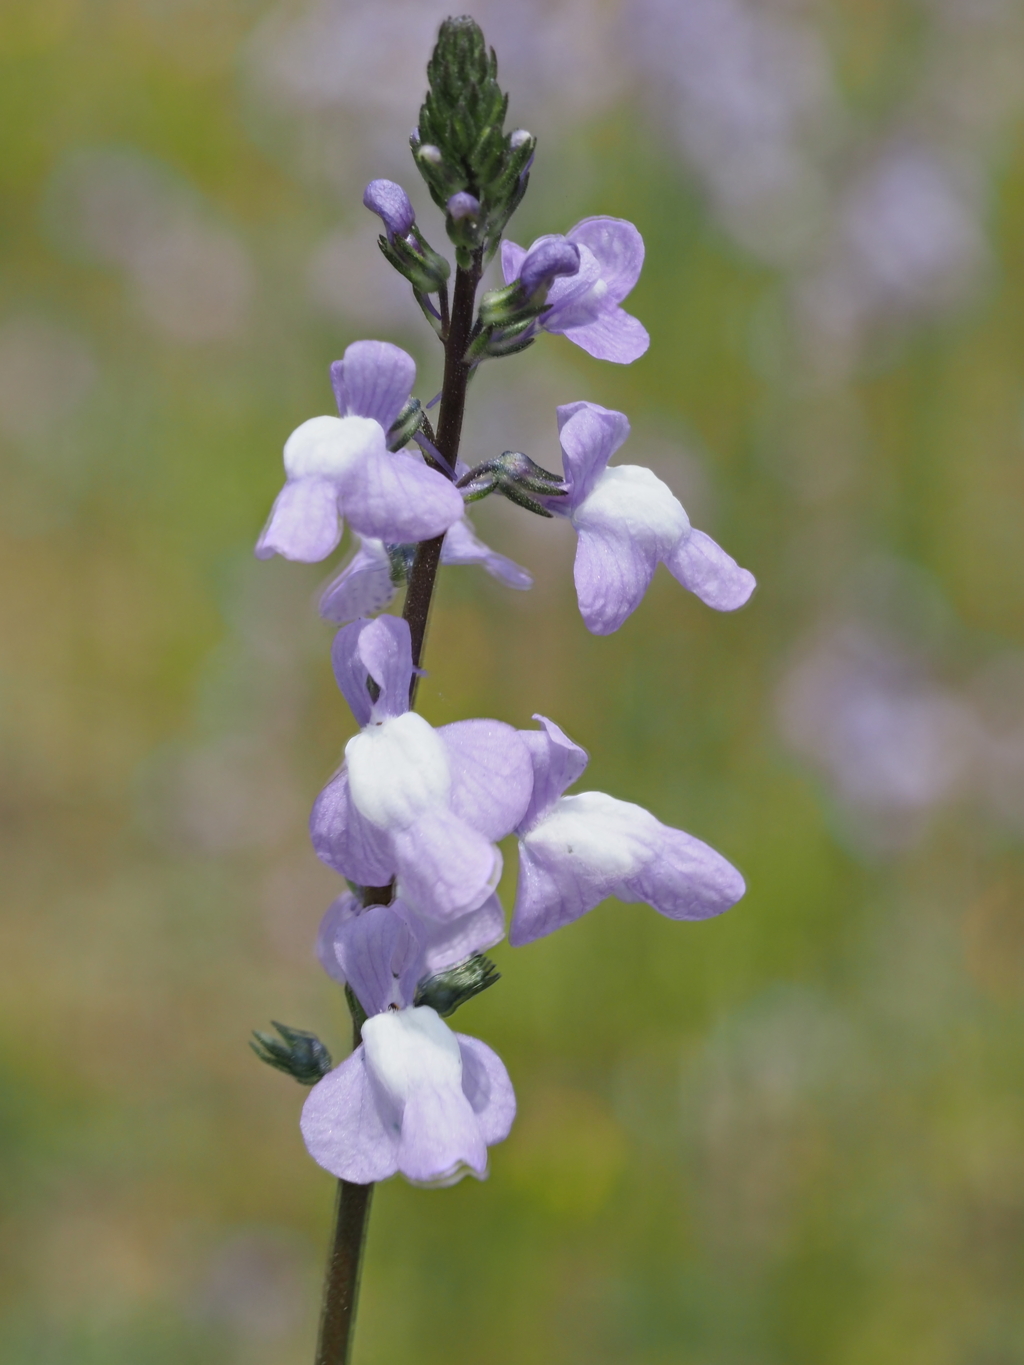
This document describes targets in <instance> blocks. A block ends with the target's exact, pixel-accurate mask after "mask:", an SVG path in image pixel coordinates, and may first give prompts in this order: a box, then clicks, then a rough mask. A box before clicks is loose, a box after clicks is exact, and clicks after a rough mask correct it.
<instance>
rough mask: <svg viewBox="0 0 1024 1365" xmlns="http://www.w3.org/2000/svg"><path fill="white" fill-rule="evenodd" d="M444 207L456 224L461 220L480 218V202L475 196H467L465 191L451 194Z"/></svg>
mask: <svg viewBox="0 0 1024 1365" xmlns="http://www.w3.org/2000/svg"><path fill="white" fill-rule="evenodd" d="M446 207H447V209H448V212H449V214H450V215H451V216H452V218H454V219H455V221H456V222H460V221H461V220H462V219H463V218H479V217H480V200H479V199H477V197H476V195H473V194H467V192H466V191H465V190H460V191H459V192H458V194H453V195H452V197H451V198H450V199H449V200H448V203H447V206H446Z"/></svg>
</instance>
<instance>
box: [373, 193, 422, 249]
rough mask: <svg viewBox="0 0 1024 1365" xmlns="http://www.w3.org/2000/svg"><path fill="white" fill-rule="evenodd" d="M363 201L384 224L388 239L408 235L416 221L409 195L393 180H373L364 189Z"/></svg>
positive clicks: (391, 239) (392, 239)
mask: <svg viewBox="0 0 1024 1365" xmlns="http://www.w3.org/2000/svg"><path fill="white" fill-rule="evenodd" d="M363 203H364V204H365V205H366V207H367V208H368V209H369V210H370V212H371V213H376V214H377V215H378V217H379V218H380V219H381V221H382V222H383V224H384V227H385V229H386V230H387V234H388V241H394V239H395V238H396V237H407V236H408V235H409V233H410V232H411V231H412V226H413V224H414V223H415V222H416V214H415V213H414V211H413V207H412V204H411V203H410V201H409V196H408V195H407V194H406V192H405V190H403V189H402V187H401V185H396V184H395V182H394V181H393V180H371V181H370V183H369V184H368V185H367V187H366V189H365V190H364V191H363Z"/></svg>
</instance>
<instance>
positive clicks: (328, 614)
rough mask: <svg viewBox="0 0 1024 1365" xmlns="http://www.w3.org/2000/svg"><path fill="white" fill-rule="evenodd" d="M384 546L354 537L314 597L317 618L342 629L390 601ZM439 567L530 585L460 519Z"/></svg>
mask: <svg viewBox="0 0 1024 1365" xmlns="http://www.w3.org/2000/svg"><path fill="white" fill-rule="evenodd" d="M389 548H398V547H388V546H387V545H385V544H384V542H383V541H382V540H373V539H371V538H369V537H367V536H360V537H359V548H358V549H357V550H356V552H355V554H354V555H353V556H352V558H351V559H350V560H349V562H348V563H347V564H346V565H345V567H344V568H343V569H342V571H341V573H340V574H338V576H337V578H334V579H332V581H331V582H330V583H329V584H328V586H327V587H326V588H325V589H324V592H323V594H322V596H321V598H320V615H321V616H322V617H323V618H324V619H325V620H326V621H334V622H336V623H337V624H338V625H339V626H343V625H345V624H346V623H347V622H349V621H354V620H355V619H356V618H357V617H359V616H372V615H374V614H375V613H376V612H378V611H383V610H384V608H385V607H386V606H387V605H388V604H389V603H390V602H391V601H392V600H393V598H394V596H395V594H396V593H397V591H398V582H397V581H396V575H395V573H394V571H393V566H392V562H391V555H390V554H389V552H388V551H389ZM410 548H411V547H410ZM441 563H442V564H480V565H482V566H483V567H484V568H485V569H486V570H487V572H488V573H489V574H491V575H492V577H494V578H497V579H500V581H501V582H502V583H504V584H505V585H506V586H507V587H509V588H519V589H521V590H525V589H526V588H530V587H532V586H533V579H532V578H531V577H530V575H529V574H528V573H527V572H526V570H525V569H521V568H520V567H519V565H518V564H516V563H514V562H513V561H512V560H511V559H506V557H505V556H504V555H500V554H498V553H497V552H496V551H495V550H492V549H490V547H489V546H487V545H485V544H484V543H483V541H482V540H479V539H478V538H477V536H476V534H475V532H474V530H473V527H472V525H471V524H470V521H469V518H468V517H465V516H463V517H462V518H461V519H460V520H459V521H457V522H456V523H455V525H454V526H451V527H449V529H448V531H447V533H446V535H445V538H444V546H443V547H442V549H441Z"/></svg>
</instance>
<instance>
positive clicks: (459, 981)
mask: <svg viewBox="0 0 1024 1365" xmlns="http://www.w3.org/2000/svg"><path fill="white" fill-rule="evenodd" d="M500 979H501V973H500V972H499V971H498V969H497V968H496V967H495V965H494V963H493V962H492V961H491V960H490V958H488V957H484V956H483V954H481V953H474V954H473V956H472V957H471V958H468V959H467V961H465V962H462V963H460V964H459V965H458V966H457V967H451V968H449V969H448V971H446V972H438V973H437V975H436V976H425V977H424V978H423V980H422V981H421V982H420V984H419V985H418V986H417V987H416V997H415V999H414V1001H413V1004H415V1005H429V1006H430V1008H431V1009H434V1010H437V1012H438V1014H440V1015H441V1016H442V1018H447V1016H448V1015H449V1014H454V1013H455V1011H456V1010H457V1009H458V1008H459V1006H460V1005H464V1004H465V1003H466V1001H467V1000H472V998H473V996H474V995H479V994H480V992H481V991H485V990H486V989H487V987H488V986H493V985H494V983H495V982H496V981H498V980H500Z"/></svg>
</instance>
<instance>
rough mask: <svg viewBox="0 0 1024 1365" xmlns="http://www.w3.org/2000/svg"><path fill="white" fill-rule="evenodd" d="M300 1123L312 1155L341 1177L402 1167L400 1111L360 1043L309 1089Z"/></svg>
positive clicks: (356, 1178)
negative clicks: (386, 1097)
mask: <svg viewBox="0 0 1024 1365" xmlns="http://www.w3.org/2000/svg"><path fill="white" fill-rule="evenodd" d="M300 1127H301V1129H302V1137H303V1140H304V1141H305V1144H306V1148H307V1150H308V1152H309V1154H310V1156H311V1157H312V1158H313V1160H314V1161H316V1162H317V1163H318V1164H319V1165H321V1166H323V1168H324V1169H325V1170H327V1171H330V1172H331V1174H332V1175H335V1176H337V1177H338V1179H339V1180H350V1181H352V1182H353V1183H354V1184H356V1185H369V1184H371V1183H372V1182H373V1181H376V1180H386V1179H387V1178H388V1176H391V1175H394V1174H395V1172H396V1171H397V1170H398V1152H399V1129H398V1122H397V1117H396V1116H392V1115H391V1114H390V1113H388V1107H387V1105H386V1102H385V1101H383V1100H382V1098H381V1097H380V1096H379V1095H378V1093H377V1091H376V1088H375V1087H374V1085H373V1083H372V1081H371V1080H370V1077H369V1075H368V1073H367V1070H366V1064H365V1060H364V1051H363V1048H362V1047H361V1046H360V1047H357V1048H356V1050H355V1052H353V1053H352V1055H351V1057H347V1058H346V1059H345V1061H343V1062H342V1064H341V1066H339V1067H335V1069H334V1070H333V1071H331V1072H330V1073H329V1074H328V1075H326V1076H325V1077H324V1078H323V1080H322V1081H319V1082H318V1083H317V1084H316V1085H315V1086H314V1087H313V1089H312V1090H311V1091H310V1092H309V1096H308V1098H307V1099H306V1103H305V1104H304V1105H303V1106H302V1119H301V1121H300Z"/></svg>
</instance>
